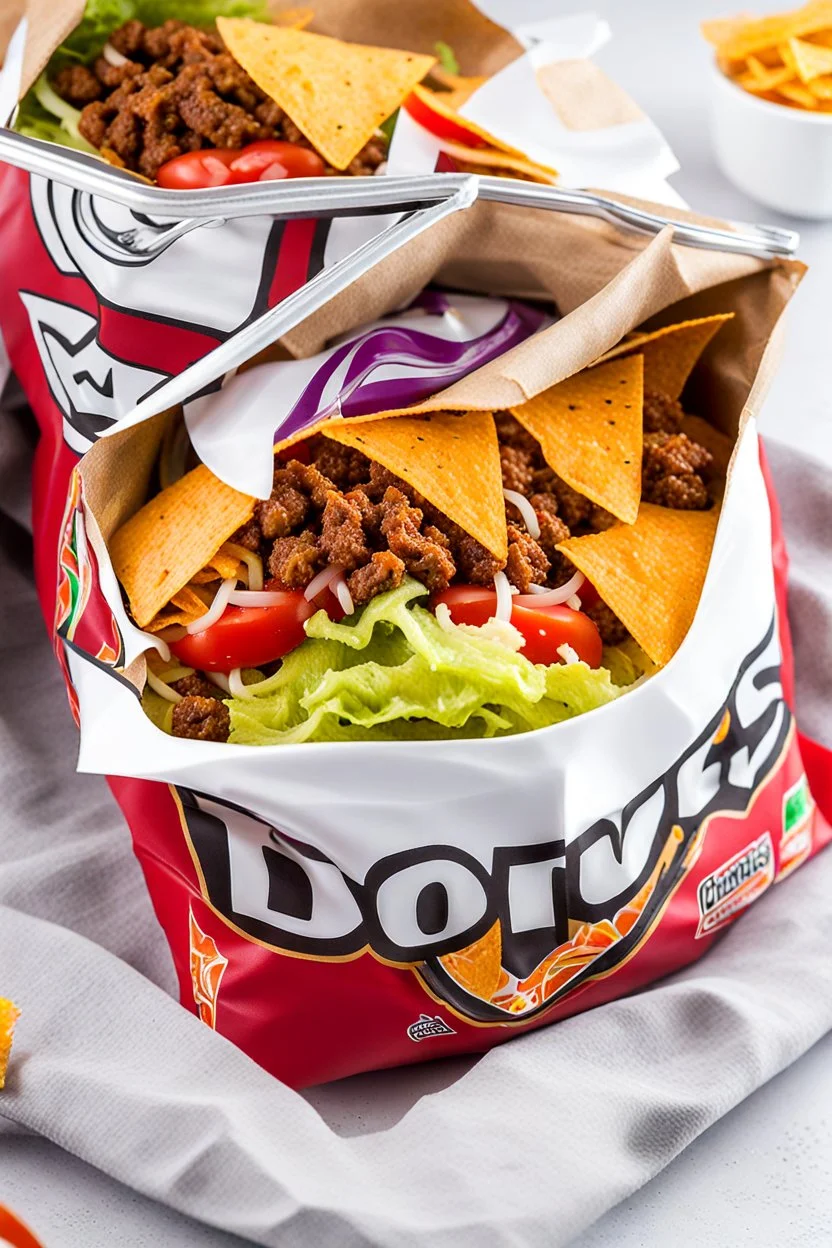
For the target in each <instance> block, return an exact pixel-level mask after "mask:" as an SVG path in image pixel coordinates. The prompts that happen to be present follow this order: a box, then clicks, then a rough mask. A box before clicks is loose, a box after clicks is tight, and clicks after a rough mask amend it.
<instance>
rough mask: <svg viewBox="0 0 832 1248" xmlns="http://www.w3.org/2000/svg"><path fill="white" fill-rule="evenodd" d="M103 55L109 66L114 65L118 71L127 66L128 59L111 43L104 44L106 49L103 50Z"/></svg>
mask: <svg viewBox="0 0 832 1248" xmlns="http://www.w3.org/2000/svg"><path fill="white" fill-rule="evenodd" d="M101 55H102V56H103V57H104V60H105V61H107V63H108V64H109V65H113V66H114V67H115V68H116V69H118V68H119V67H120V66H121V65H126V64H127V57H126V56H122V54H121V53H120V52H119V51H118V50H117V49H116V48H114V47H113V45H112V44H111V43H105V44H104V47H103V48H102V49H101Z"/></svg>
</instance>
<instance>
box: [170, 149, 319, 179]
mask: <svg viewBox="0 0 832 1248" xmlns="http://www.w3.org/2000/svg"><path fill="white" fill-rule="evenodd" d="M325 172H326V166H325V164H324V162H323V160H322V159H321V157H320V156H319V155H318V153H317V152H313V151H311V149H310V148H308V147H301V146H300V145H299V144H297V143H286V142H284V141H283V140H281V139H261V140H260V141H259V142H257V143H249V145H248V147H245V148H242V149H240V148H236V147H235V148H230V147H215V148H206V149H205V151H200V152H184V153H183V154H182V155H181V156H175V157H174V159H173V160H168V161H166V162H165V164H163V165H162V166H161V167H160V169H159V171H158V173H157V174H156V181H157V182H158V183H159V186H163V187H165V188H166V189H167V190H175V191H195V190H201V189H203V188H205V187H207V186H228V185H230V184H232V183H239V182H271V181H275V180H276V179H282V178H316V177H321V176H322V175H323V174H324V173H325Z"/></svg>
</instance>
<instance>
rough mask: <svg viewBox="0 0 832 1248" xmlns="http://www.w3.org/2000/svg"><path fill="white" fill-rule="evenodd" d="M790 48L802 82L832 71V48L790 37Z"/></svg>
mask: <svg viewBox="0 0 832 1248" xmlns="http://www.w3.org/2000/svg"><path fill="white" fill-rule="evenodd" d="M789 48H790V49H791V53H792V56H793V57H794V67H795V69H796V70H797V75H798V77H799V78H800V81H801V82H805V83H808V82H810V81H811V79H812V78H820V77H821V75H822V74H830V73H832V48H823V47H820V46H819V45H818V44H816V43H808V42H807V41H806V40H805V39H790V40H789Z"/></svg>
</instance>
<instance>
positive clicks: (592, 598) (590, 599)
mask: <svg viewBox="0 0 832 1248" xmlns="http://www.w3.org/2000/svg"><path fill="white" fill-rule="evenodd" d="M578 597H579V598H580V600H581V608H582V610H584V611H586V609H587V607H594V606H595V604H596V602H600V601H601V595H600V594H599V593H598V590H597V589H596V588H595V586H594V585H592V584H591V583H590V582H589V581H587V580H585V581H584V583H583V585H582V586H581V588H580V589H579V590H578Z"/></svg>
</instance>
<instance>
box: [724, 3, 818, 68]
mask: <svg viewBox="0 0 832 1248" xmlns="http://www.w3.org/2000/svg"><path fill="white" fill-rule="evenodd" d="M731 20H732V19H728V21H731ZM737 20H738V19H737ZM706 25H708V26H710V27H711V30H712V32H713V28H714V26H715V25H716V23H707V24H706V23H703V26H702V31H703V34H705V38H706V39H707V38H709V35H708V34H707V33H705V26H706ZM830 26H832V0H810V2H809V4H805V5H803V7H802V8H800V9H793V10H792V11H791V12H790V13H772V14H771V15H770V16H769V17H760V18H755V19H752V20H751V21H748V22H743V23H742V25H741V26H740V25H738V26H737V28H736V29H735V30H733V31H730V33H727V37H726V38H724V39H720V40H719V42H718V44H717V50H718V52H719V56H720V57H721V58H723V59H725V60H731V61H744V60H745V58H746V57H747V56H749V55H751V54H752V53H756V52H762V51H763V50H764V49H766V48H770V47H771V46H772V45H773V44H782V43H784V42H785V41H786V40H787V39H791V38H793V37H797V38H799V37H800V36H801V35H811V34H814V32H815V31H817V30H824V29H826V28H828V27H830ZM725 30H726V32H728V25H727V23H726V26H725Z"/></svg>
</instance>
